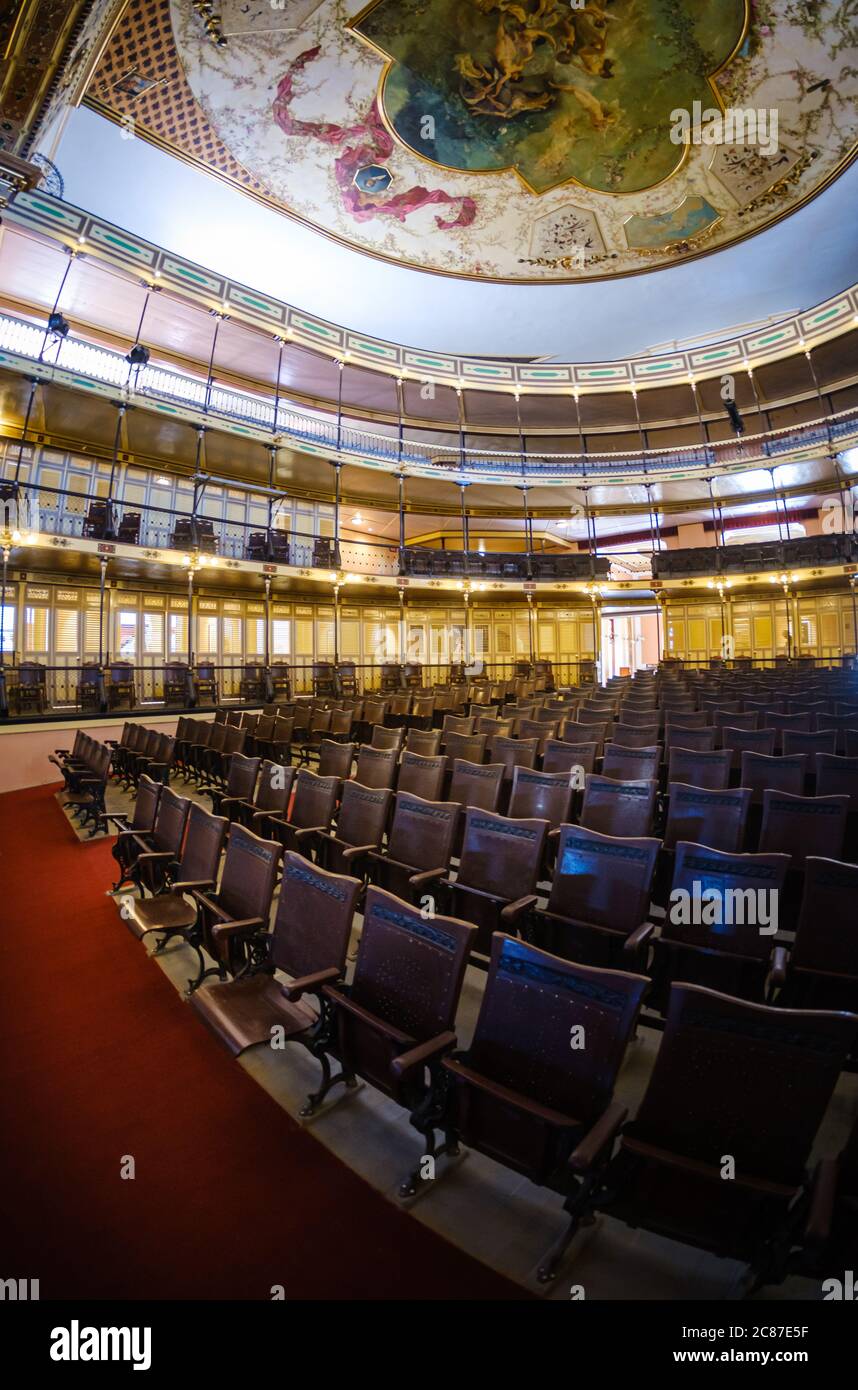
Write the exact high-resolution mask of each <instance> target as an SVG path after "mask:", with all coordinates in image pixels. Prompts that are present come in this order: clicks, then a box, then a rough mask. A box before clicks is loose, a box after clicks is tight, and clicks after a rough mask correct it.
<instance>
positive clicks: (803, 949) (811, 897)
mask: <svg viewBox="0 0 858 1390" xmlns="http://www.w3.org/2000/svg"><path fill="white" fill-rule="evenodd" d="M856 901H858V864H843V863H841V862H840V861H839V860H836V859H824V858H822V857H821V856H820V855H811V856H810V857H809V858H808V859H807V860H806V862H805V866H804V893H803V895H802V900H801V911H800V912H799V917H798V923H797V927H796V937H795V943H794V945H793V948H792V952H791V954H790V966H791V968H793V969H797V970H818V971H821V972H823V973H824V974H826V975H846V976H849V977H851V978H852V979H855V978H858V913H856V911H855V903H856Z"/></svg>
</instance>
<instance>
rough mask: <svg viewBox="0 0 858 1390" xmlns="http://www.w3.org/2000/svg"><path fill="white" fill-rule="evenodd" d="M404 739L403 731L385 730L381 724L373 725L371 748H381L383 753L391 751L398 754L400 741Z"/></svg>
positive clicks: (400, 746)
mask: <svg viewBox="0 0 858 1390" xmlns="http://www.w3.org/2000/svg"><path fill="white" fill-rule="evenodd" d="M404 737H405V731H404V729H385V728H383V726H382V725H381V724H374V725H373V729H372V745H371V746H372V747H373V748H381V749H384V750H385V751H387V750H390V749H392V750H393V751H394V752H396V753H398V752H399V751H400V749H401V748H402V740H403V738H404Z"/></svg>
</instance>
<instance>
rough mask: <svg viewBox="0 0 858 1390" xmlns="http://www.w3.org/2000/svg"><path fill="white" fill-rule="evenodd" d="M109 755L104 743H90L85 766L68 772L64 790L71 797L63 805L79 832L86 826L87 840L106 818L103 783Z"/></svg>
mask: <svg viewBox="0 0 858 1390" xmlns="http://www.w3.org/2000/svg"><path fill="white" fill-rule="evenodd" d="M110 757H111V752H110V749H109V747H108V746H107V744H106V743H96V741H95V740H94V739H90V741H89V746H88V748H87V753H86V759H85V762H84V763H83V764H82V765H81V766H80V767H78V768H76V769H74V770H70V772H69V778H68V784H67V788H66V790H68V791H70V792H72V793H73V795H72V796H71V798H70V799H69V800H68V801H66V802H65V805H66V807H67V809H69V810H70V811H71V812H72V814H73V815H74V816H76V817H77V821H78V825H79V826H80V827H81V828H82V827H83V826H84V825H89V827H90V831H89V838H90V839H92V837H93V835H97V834H98V831H99V829H100V827H101V824H102V817H103V816H104V815H105V814H106V809H107V808H106V806H105V804H104V798H105V795H106V793H107V779H108V776H109V775H110Z"/></svg>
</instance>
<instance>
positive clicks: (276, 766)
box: [253, 758, 295, 814]
mask: <svg viewBox="0 0 858 1390" xmlns="http://www.w3.org/2000/svg"><path fill="white" fill-rule="evenodd" d="M294 777H295V769H294V767H284V766H283V764H282V763H273V762H271V761H270V760H269V759H267V758H266V760H265V761H264V762H263V764H262V766H261V768H260V769H259V782H258V783H257V787H256V796H255V797H254V799H253V804H254V806H255V808H256V810H257V811H273V812H274V813H275V814H282V813H283V812H284V811H285V810H286V807H287V806H288V805H289V796H290V793H291V791H292V782H293V780H294Z"/></svg>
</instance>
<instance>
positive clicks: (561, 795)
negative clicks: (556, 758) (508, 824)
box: [507, 767, 575, 830]
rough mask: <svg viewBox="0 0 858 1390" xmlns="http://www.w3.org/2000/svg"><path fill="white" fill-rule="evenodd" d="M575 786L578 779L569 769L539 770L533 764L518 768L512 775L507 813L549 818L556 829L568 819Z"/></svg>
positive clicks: (522, 816)
mask: <svg viewBox="0 0 858 1390" xmlns="http://www.w3.org/2000/svg"><path fill="white" fill-rule="evenodd" d="M574 785H575V778H574V777H573V776H570V774H569V773H568V772H536V771H534V770H533V768H532V767H517V768H515V770H514V772H513V774H512V792H511V794H510V798H509V807H508V808H507V815H509V816H511V817H512V818H513V819H515V818H518V819H521V818H527V817H531V818H533V817H536V818H538V819H540V820H547V821H548V824H549V825H550V826H551V828H552V830H556V828H557V827H558V825H562V823H563V822H564V821H566V820H568V819H569V808H570V806H571V804H572V792H573V789H574Z"/></svg>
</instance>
